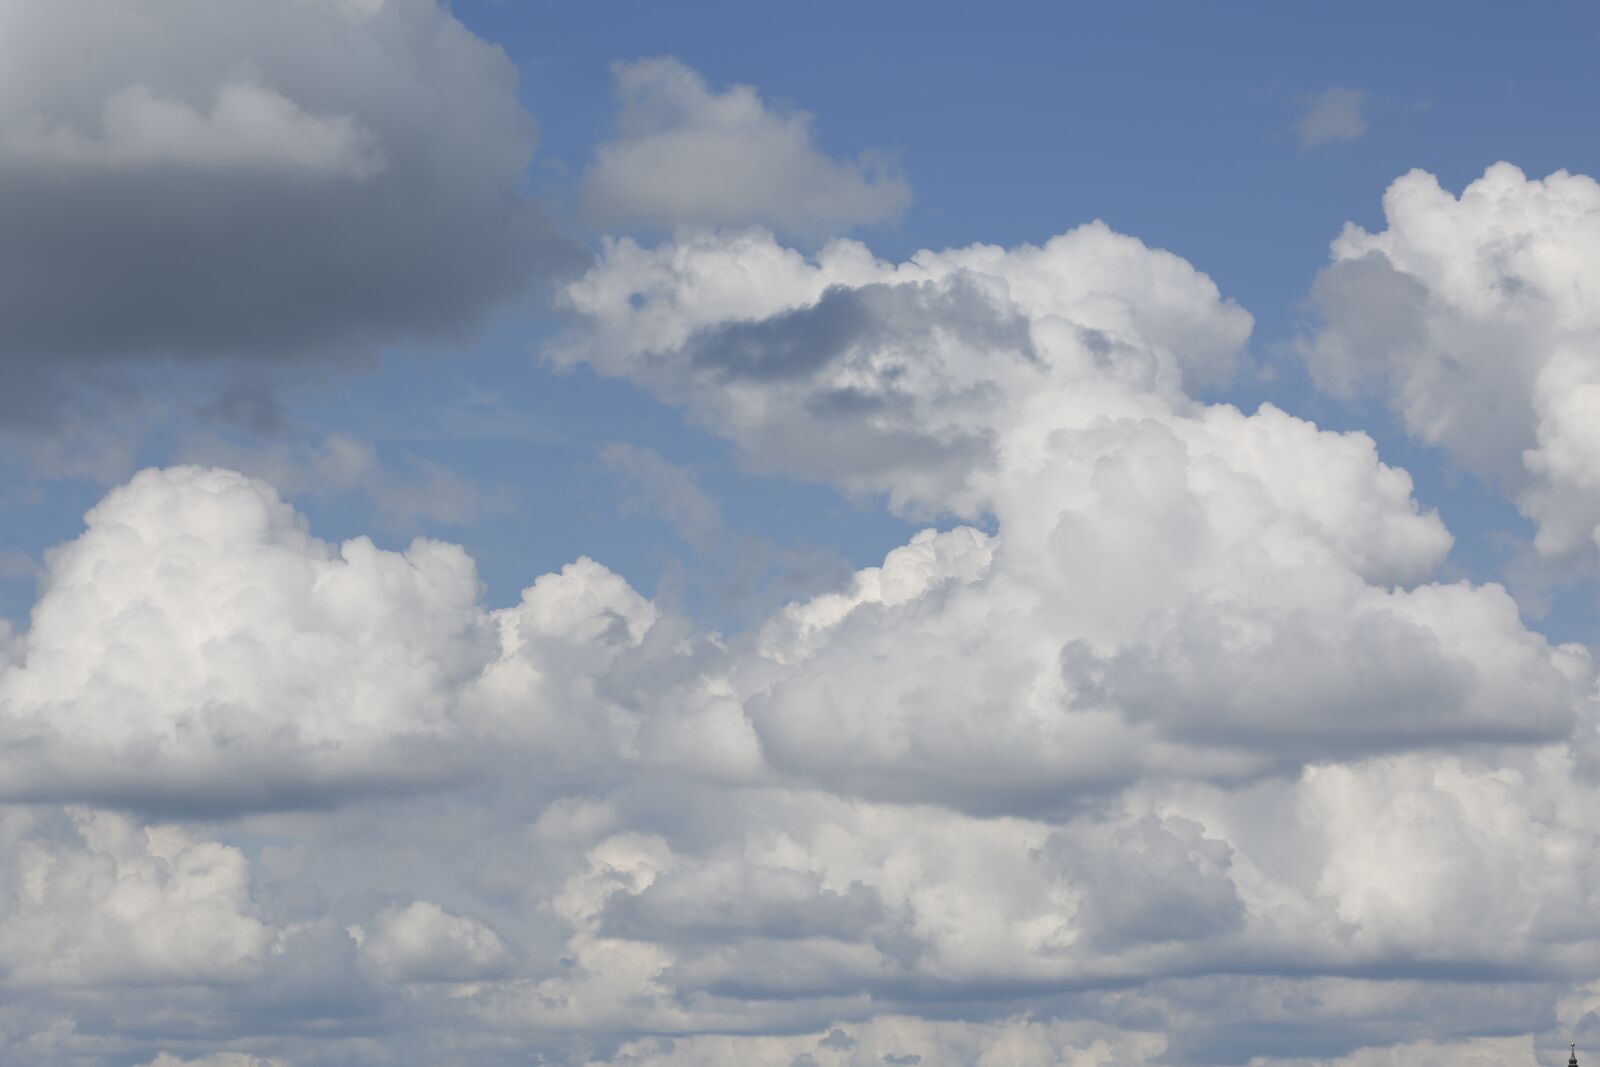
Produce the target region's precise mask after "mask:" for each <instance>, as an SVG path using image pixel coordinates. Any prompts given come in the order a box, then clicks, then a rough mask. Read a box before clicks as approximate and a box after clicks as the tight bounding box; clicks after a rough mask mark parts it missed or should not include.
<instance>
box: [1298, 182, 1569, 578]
mask: <svg viewBox="0 0 1600 1067" xmlns="http://www.w3.org/2000/svg"><path fill="white" fill-rule="evenodd" d="M1384 212H1385V217H1386V221H1387V228H1386V229H1384V230H1382V231H1380V232H1378V233H1368V232H1366V231H1365V230H1363V229H1361V228H1359V227H1356V226H1353V225H1349V226H1346V227H1345V230H1344V232H1343V233H1342V234H1341V235H1340V237H1339V239H1338V240H1337V241H1335V242H1334V245H1333V255H1332V262H1331V263H1330V264H1329V266H1328V267H1326V268H1325V269H1324V270H1323V271H1322V273H1321V275H1319V277H1318V278H1317V282H1316V286H1315V288H1314V289H1313V291H1312V296H1313V300H1314V301H1315V303H1316V307H1317V310H1318V311H1319V313H1320V316H1321V320H1322V321H1321V323H1320V325H1319V328H1318V329H1317V330H1316V332H1315V333H1314V334H1313V335H1312V336H1311V337H1310V338H1309V339H1308V341H1307V343H1306V345H1305V347H1304V351H1305V356H1306V359H1307V360H1308V362H1309V365H1310V367H1311V370H1312V373H1313V375H1314V376H1315V378H1316V380H1317V381H1318V383H1319V384H1320V385H1322V386H1323V387H1324V388H1326V389H1328V390H1330V391H1333V392H1335V393H1338V394H1341V395H1345V396H1351V395H1354V393H1355V392H1356V391H1357V390H1360V389H1363V388H1367V387H1373V388H1381V389H1382V390H1383V392H1384V393H1385V395H1386V396H1387V397H1388V398H1389V403H1390V406H1391V407H1392V408H1393V410H1394V412H1395V414H1396V415H1397V416H1398V417H1399V418H1400V420H1401V422H1402V423H1403V424H1404V425H1405V427H1406V429H1407V430H1408V431H1409V432H1410V433H1411V434H1412V435H1414V436H1416V437H1417V438H1419V439H1420V440H1422V441H1425V442H1427V443H1428V444H1432V445H1437V446H1439V447H1440V448H1442V449H1444V450H1445V451H1446V452H1447V453H1448V454H1449V455H1450V456H1451V457H1452V458H1453V459H1455V460H1456V461H1457V462H1459V463H1460V464H1461V465H1462V466H1464V467H1466V468H1467V469H1469V470H1472V471H1475V472H1477V473H1478V474H1479V475H1481V476H1483V477H1484V478H1486V479H1488V480H1490V481H1491V482H1492V483H1495V484H1498V485H1501V486H1504V487H1505V488H1506V489H1507V490H1509V492H1510V493H1511V494H1512V495H1513V496H1514V497H1515V499H1516V502H1517V506H1518V508H1519V509H1520V510H1521V511H1522V513H1523V514H1524V515H1526V516H1527V517H1528V518H1529V519H1531V520H1532V521H1533V522H1534V523H1535V525H1536V527H1537V534H1536V537H1535V540H1534V545H1535V547H1536V548H1537V549H1538V551H1539V552H1540V553H1541V554H1542V555H1543V556H1545V557H1547V558H1550V559H1553V560H1567V561H1571V560H1574V559H1581V558H1583V557H1585V556H1590V555H1592V552H1593V550H1594V546H1595V543H1596V540H1597V537H1600V482H1597V481H1596V479H1595V476H1594V474H1593V472H1594V470H1596V469H1597V460H1600V437H1597V436H1596V434H1595V430H1594V427H1595V426H1596V425H1597V415H1600V406H1597V405H1600V368H1597V365H1596V363H1595V360H1594V358H1593V355H1592V352H1593V348H1594V345H1595V342H1596V339H1597V338H1600V318H1597V316H1596V313H1595V311H1594V308H1595V306H1596V295H1595V293H1594V292H1593V291H1592V290H1593V285H1592V284H1591V282H1590V278H1591V276H1592V274H1593V272H1592V271H1591V270H1589V268H1588V266H1587V264H1589V263H1592V262H1594V261H1595V259H1596V257H1597V256H1600V226H1597V223H1596V221H1595V220H1596V219H1600V185H1597V184H1596V183H1595V182H1594V181H1593V180H1592V179H1590V178H1587V177H1584V176H1582V175H1573V174H1568V173H1566V172H1565V171H1558V172H1556V173H1555V174H1552V175H1550V176H1549V177H1548V178H1546V179H1544V180H1542V181H1540V180H1532V179H1529V178H1527V177H1526V176H1524V175H1523V173H1522V172H1521V171H1520V170H1518V169H1517V168H1516V167H1513V166H1511V165H1510V164H1507V163H1499V164H1496V165H1495V166H1493V167H1490V168H1489V169H1488V170H1487V171H1486V172H1485V173H1484V175H1483V177H1482V178H1480V179H1478V180H1477V181H1475V182H1472V183H1471V184H1470V185H1468V186H1467V187H1466V188H1465V189H1464V190H1463V191H1462V193H1461V195H1460V196H1459V197H1456V196H1452V195H1451V194H1450V193H1448V192H1446V191H1445V190H1444V189H1442V188H1440V186H1439V183H1438V180H1437V179H1435V178H1434V177H1433V176H1432V175H1430V174H1427V173H1425V172H1423V171H1412V172H1411V173H1410V174H1407V175H1405V176H1404V177H1402V178H1400V179H1398V180H1397V181H1395V182H1394V184H1393V185H1391V186H1390V187H1389V189H1388V191H1387V192H1386V193H1385V195H1384Z"/></svg>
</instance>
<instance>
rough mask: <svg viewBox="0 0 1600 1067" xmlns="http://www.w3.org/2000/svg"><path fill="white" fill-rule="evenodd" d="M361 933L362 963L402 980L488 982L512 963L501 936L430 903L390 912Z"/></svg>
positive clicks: (412, 903)
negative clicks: (486, 979) (368, 930)
mask: <svg viewBox="0 0 1600 1067" xmlns="http://www.w3.org/2000/svg"><path fill="white" fill-rule="evenodd" d="M357 932H358V933H359V940H360V943H361V956H362V959H363V961H364V962H366V963H367V964H368V965H369V966H371V967H373V968H374V969H376V970H377V971H378V972H379V973H380V974H382V975H384V976H385V977H387V978H391V979H398V980H400V981H406V982H442V981H452V982H461V981H469V980H471V979H475V978H484V977H490V976H492V975H494V974H495V973H496V972H498V971H501V970H504V968H505V966H506V964H507V963H509V962H510V953H509V951H508V950H507V948H506V944H505V942H504V941H502V940H500V935H499V934H497V933H495V932H494V931H493V930H491V929H489V928H488V927H487V926H485V925H484V924H483V923H481V922H479V921H478V920H476V919H473V918H471V917H469V916H464V915H451V914H450V913H449V912H447V911H445V910H444V909H443V908H441V907H439V905H437V904H434V903H432V902H431V901H426V900H416V901H412V902H411V903H410V904H408V905H406V906H405V907H403V908H389V909H386V910H385V911H384V912H382V913H381V914H380V915H379V916H378V917H377V920H376V922H375V923H374V924H373V929H372V931H371V932H370V933H369V932H367V931H365V930H361V929H359V928H357Z"/></svg>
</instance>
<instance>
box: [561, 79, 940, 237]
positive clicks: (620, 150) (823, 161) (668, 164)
mask: <svg viewBox="0 0 1600 1067" xmlns="http://www.w3.org/2000/svg"><path fill="white" fill-rule="evenodd" d="M613 73H614V74H615V76H616V83H617V95H618V97H619V99H620V104H621V111H620V114H619V116H618V122H617V125H618V133H619V134H620V136H619V137H618V138H617V139H616V140H613V141H609V142H607V143H605V144H602V145H600V146H599V148H597V149H596V151H595V158H594V162H593V163H591V164H590V166H589V168H588V170H587V171H586V172H585V174H584V195H585V199H586V202H587V204H588V208H589V210H590V212H591V213H592V214H593V215H594V216H595V217H596V218H597V219H599V220H602V221H603V222H605V223H607V224H611V225H621V226H623V227H627V226H631V225H644V226H656V227H666V228H671V227H674V226H683V225H694V224H705V225H716V226H742V225H748V224H750V223H762V224H764V225H769V226H773V227H776V228H777V229H779V230H782V231H784V232H787V233H791V234H799V235H802V236H807V237H813V236H817V235H831V234H834V233H838V232H840V231H841V230H845V229H849V228H850V227H853V226H857V225H860V224H863V223H871V222H884V221H889V220H892V219H895V218H898V217H899V216H900V215H901V213H903V212H904V211H905V209H906V207H907V205H908V204H909V203H910V201H911V191H910V189H909V187H908V186H907V185H906V183H905V181H904V179H902V178H901V177H900V175H899V174H898V172H896V171H895V169H894V168H893V167H892V166H890V165H889V164H887V163H886V162H885V161H883V160H873V159H863V160H861V161H859V162H855V163H851V162H842V161H838V160H833V159H830V158H828V157H827V156H825V155H823V154H822V152H821V151H820V150H819V149H818V148H817V147H816V145H815V144H814V143H813V137H812V132H811V116H809V115H807V114H805V113H803V112H787V113H786V112H783V111H780V110H777V109H774V108H772V107H770V106H768V105H767V104H766V103H765V102H764V101H763V100H762V99H761V97H760V96H759V95H758V94H757V93H756V90H755V89H754V88H752V87H750V86H748V85H735V86H732V87H731V88H729V89H727V90H725V91H723V92H720V93H718V92H713V91H712V90H711V89H710V87H709V86H707V85H706V82H705V79H704V78H702V77H701V76H700V75H699V74H698V73H696V72H695V71H693V70H691V69H689V68H688V67H686V66H685V65H684V64H683V63H681V62H680V61H678V60H677V59H674V58H672V57H664V58H658V59H643V60H639V61H637V62H633V63H619V64H617V65H616V66H615V67H614V68H613Z"/></svg>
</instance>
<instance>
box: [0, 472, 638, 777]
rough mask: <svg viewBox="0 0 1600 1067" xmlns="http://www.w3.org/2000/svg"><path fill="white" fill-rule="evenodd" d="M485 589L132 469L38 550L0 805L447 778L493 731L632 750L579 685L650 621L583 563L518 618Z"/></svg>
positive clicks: (413, 548) (467, 570) (462, 574)
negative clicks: (39, 577) (487, 597)
mask: <svg viewBox="0 0 1600 1067" xmlns="http://www.w3.org/2000/svg"><path fill="white" fill-rule="evenodd" d="M481 592H482V590H481V586H480V583H479V581H478V578H477V572H476V569H475V567H474V566H473V563H472V560H471V559H470V558H469V557H468V556H467V555H466V553H465V552H463V551H462V550H461V549H460V548H458V547H456V546H453V545H446V544H442V543H439V542H435V541H427V540H420V539H419V540H417V541H414V542H412V544H411V545H410V546H409V547H408V548H407V549H406V550H405V551H404V552H393V551H387V550H384V549H380V548H378V547H376V546H375V545H374V544H373V543H372V542H371V541H370V540H369V539H367V538H364V537H362V538H354V539H352V540H349V541H346V542H344V543H343V544H340V545H331V544H328V543H326V542H323V541H320V540H318V539H317V538H315V537H313V536H311V535H310V534H309V532H308V531H307V529H306V524H305V522H304V520H303V519H302V518H301V517H300V516H299V515H297V514H296V513H295V512H294V511H293V509H292V508H290V507H289V506H288V505H287V504H285V503H283V502H282V500H280V499H279V497H278V495H277V493H276V492H275V491H274V490H273V489H272V488H271V487H270V486H268V485H267V484H266V483H264V482H260V481H257V480H254V479H251V478H248V477H246V476H244V475H241V474H238V473H235V472H231V471H224V470H216V469H207V468H198V467H178V468H170V469H166V470H148V471H145V472H142V473H141V474H139V475H138V476H137V477H135V478H134V479H133V481H131V482H130V483H129V484H128V485H126V486H123V487H122V488H120V489H117V490H115V491H113V492H112V493H111V494H109V495H108V496H107V497H106V498H105V499H104V500H103V501H102V502H101V503H100V504H99V505H98V506H96V507H95V508H94V509H93V510H92V511H91V512H90V513H89V514H88V516H87V529H86V530H85V532H84V533H83V534H82V535H81V536H80V537H79V538H77V539H76V540H74V541H72V542H70V543H68V544H66V545H63V546H61V547H60V548H58V549H56V550H54V551H53V552H52V553H51V554H50V556H49V559H48V562H47V564H46V568H45V575H44V578H43V593H42V595H41V597H40V599H39V602H38V603H37V605H36V606H35V608H34V612H33V618H32V624H31V626H30V627H29V629H28V630H27V632H26V633H25V634H22V635H20V636H19V637H18V638H17V639H16V642H15V643H16V645H17V646H18V647H17V649H16V651H15V652H14V653H13V661H12V663H11V665H10V666H9V667H8V668H7V669H6V670H5V671H4V673H0V736H3V737H4V740H5V745H4V756H3V757H0V759H3V761H4V766H5V768H6V773H5V778H4V781H5V785H4V790H5V793H6V794H7V795H8V796H10V797H12V798H28V799H38V798H40V797H57V798H62V799H73V798H94V799H98V800H101V801H108V802H112V803H121V804H132V805H135V806H146V807H149V806H163V805H175V806H179V807H192V808H211V807H213V806H217V805H220V806H222V807H223V808H241V807H242V808H250V807H260V806H269V807H270V806H303V805H307V804H317V803H321V802H323V801H324V800H326V799H328V798H330V797H334V796H337V795H338V794H341V793H345V792H348V791H350V790H355V791H362V790H373V789H379V790H381V789H390V788H403V787H412V786H423V785H439V784H442V783H443V782H446V781H448V780H451V779H452V778H454V777H456V776H458V775H460V774H461V773H463V772H464V771H465V770H466V769H467V768H468V766H469V765H470V764H469V762H468V760H469V758H470V757H471V753H472V751H473V750H475V749H476V748H477V747H478V746H479V745H481V744H482V743H486V742H487V741H488V739H491V738H495V739H502V740H513V741H515V742H517V743H518V744H523V745H533V746H537V745H538V744H539V743H541V742H548V743H550V744H552V745H554V746H556V747H557V748H558V749H559V751H555V752H553V755H552V756H551V758H554V759H556V760H558V761H559V760H561V759H570V758H572V757H573V756H574V753H575V752H576V750H577V747H578V746H577V744H576V737H577V735H578V734H579V733H580V732H582V731H583V730H592V731H595V736H596V737H597V741H596V742H595V745H596V747H595V752H594V759H596V760H599V761H602V762H605V761H608V760H611V759H612V758H614V757H615V756H616V755H617V754H618V753H619V752H621V751H624V750H626V747H627V745H626V737H625V736H624V735H625V734H626V733H627V731H629V730H631V729H633V728H634V725H633V719H632V718H631V717H630V716H628V715H627V714H626V713H625V712H623V711H621V710H615V711H614V712H612V716H613V719H614V720H615V721H614V722H612V723H611V725H610V726H607V725H606V724H605V723H604V722H603V721H602V716H603V715H604V714H605V711H604V709H605V707H606V706H607V705H606V703H605V701H604V699H603V698H602V697H599V696H597V695H596V694H595V692H594V688H595V679H596V676H597V675H599V674H602V673H603V672H604V671H605V670H606V668H607V665H608V664H609V663H610V662H611V661H612V660H613V659H614V658H615V656H616V655H617V653H618V652H619V651H620V650H625V649H629V648H632V647H634V646H636V645H637V644H638V643H639V642H640V641H641V640H642V639H643V636H644V634H645V632H646V631H647V630H648V629H649V628H650V626H651V624H652V622H653V621H654V618H655V612H654V609H653V608H651V607H650V606H649V604H648V603H647V602H646V601H644V600H643V599H642V598H640V597H639V596H638V595H637V594H635V593H633V592H632V591H631V590H629V589H628V588H627V586H626V583H624V582H622V580H621V579H619V578H617V577H616V576H615V575H612V574H610V572H608V571H606V570H605V569H604V568H603V567H600V566H599V565H597V564H594V563H592V562H590V561H588V560H583V561H580V562H578V563H576V564H573V565H571V566H569V567H568V568H566V570H564V571H563V572H562V573H561V574H559V575H547V576H545V577H544V578H542V579H540V580H539V581H538V582H537V583H535V585H534V586H533V587H531V588H530V589H529V590H528V592H527V594H526V596H525V597H524V599H523V601H522V603H521V604H519V605H517V606H516V607H513V608H509V609H505V610H502V611H497V612H490V611H488V610H487V609H486V608H485V607H484V606H483V605H482V604H481V602H480V595H481ZM586 720H587V721H586ZM476 755H477V757H478V758H483V757H485V756H486V753H484V752H481V751H480V752H477V753H476Z"/></svg>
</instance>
